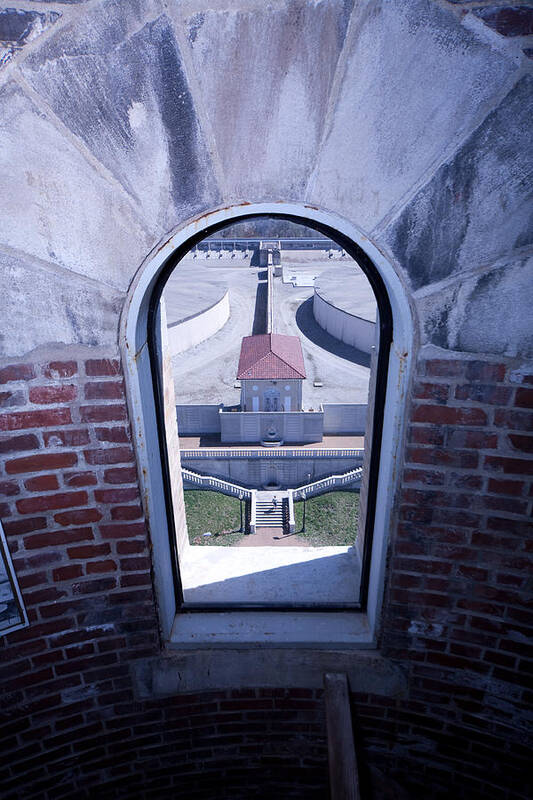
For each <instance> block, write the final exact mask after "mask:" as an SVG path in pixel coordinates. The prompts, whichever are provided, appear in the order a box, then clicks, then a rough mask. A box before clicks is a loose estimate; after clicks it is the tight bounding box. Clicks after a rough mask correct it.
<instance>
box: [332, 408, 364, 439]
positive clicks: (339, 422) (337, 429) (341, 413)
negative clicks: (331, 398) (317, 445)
mask: <svg viewBox="0 0 533 800" xmlns="http://www.w3.org/2000/svg"><path fill="white" fill-rule="evenodd" d="M322 408H323V410H324V435H325V436H327V435H330V436H331V435H334V434H336V433H355V434H358V435H363V434H364V433H365V428H366V415H367V408H368V406H367V404H366V403H325V404H324V405H323V406H322Z"/></svg>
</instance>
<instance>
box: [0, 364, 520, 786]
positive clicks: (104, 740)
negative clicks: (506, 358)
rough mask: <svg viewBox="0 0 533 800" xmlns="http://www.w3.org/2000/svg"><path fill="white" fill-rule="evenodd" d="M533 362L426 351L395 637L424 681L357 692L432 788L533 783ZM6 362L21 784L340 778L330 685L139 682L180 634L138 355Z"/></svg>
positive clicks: (390, 596) (388, 623) (389, 592)
mask: <svg viewBox="0 0 533 800" xmlns="http://www.w3.org/2000/svg"><path fill="white" fill-rule="evenodd" d="M518 367H519V364H517V363H514V362H506V363H503V362H502V363H488V362H476V361H471V360H445V361H439V360H430V361H422V362H420V364H419V365H418V370H417V372H418V376H417V378H416V379H415V381H414V390H413V400H412V407H411V409H410V411H409V415H410V425H409V427H408V441H407V444H406V451H405V452H406V463H405V466H404V470H403V486H402V491H401V498H400V499H401V503H399V505H398V515H399V521H398V524H397V526H396V528H395V530H393V531H392V534H391V551H390V563H389V572H388V579H387V586H386V598H385V607H384V608H385V610H384V626H383V635H382V642H381V652H382V653H383V655H385V656H386V657H389V658H391V659H393V660H394V661H395V662H396V663H397V664H400V665H401V666H402V668H403V669H404V670H405V671H406V673H407V675H408V683H409V691H408V696H407V697H406V698H401V699H399V698H386V697H378V696H368V695H360V694H357V693H355V694H354V696H353V700H354V718H355V726H356V731H357V738H358V742H360V743H361V746H362V748H363V753H362V755H363V763H364V764H365V765H366V767H365V774H366V772H367V769H368V768H372V770H373V771H372V773H371V777H372V781H373V782H374V785H375V786H376V774H378V775H379V773H376V769H379V770H380V771H381V774H383V775H384V776H386V777H387V779H388V780H389V781H390V780H392V779H396V780H397V781H398V782H399V784H401V785H402V786H404V787H406V788H407V793H408V796H411V797H416V798H418V797H420V796H427V794H428V793H429V792H430V793H431V796H432V797H434V798H441V797H442V798H444V797H449V796H450V793H452V792H453V794H454V795H455V796H457V797H460V798H468V800H472V798H477V797H482V796H483V797H484V798H486V797H494V798H509V800H510V798H522V797H524V798H525V797H526V796H527V792H528V789H527V782H528V777H527V776H528V774H529V759H530V756H529V750H528V747H527V744H528V742H527V738H526V731H525V721H524V720H525V718H526V713H525V712H526V711H527V709H528V706H530V704H531V699H532V693H531V689H530V688H528V683H527V676H528V673H530V671H531V660H530V658H531V651H530V650H529V651H528V650H527V636H528V635H529V633H530V628H529V627H528V626H529V624H530V621H531V620H530V616H528V612H527V611H526V609H525V601H526V592H527V590H528V586H529V587H530V585H531V584H530V583H529V584H528V573H527V568H528V565H529V564H530V561H529V557H528V545H529V546H530V542H531V537H530V536H529V538H528V534H530V528H529V522H530V514H531V505H532V500H533V496H532V492H531V489H530V476H531V469H532V465H533V458H532V456H531V444H532V441H533V434H532V433H531V422H532V417H533V412H532V411H531V399H532V398H531V395H532V393H533V377H532V376H524V375H522V374H520V372H519V371H518ZM0 381H1V384H0V403H1V404H2V413H1V414H0V432H1V443H0V456H1V459H2V466H1V467H0V493H1V496H0V517H1V519H2V522H3V524H4V527H5V530H6V534H7V536H8V540H9V544H10V547H11V549H12V552H13V559H14V564H15V569H16V572H17V575H18V578H19V581H20V585H21V588H22V591H23V595H24V600H25V603H26V605H27V609H28V614H29V619H30V627H29V628H26V629H23V630H21V631H18V632H15V633H13V634H10V635H8V636H6V637H2V638H1V639H0V641H1V642H2V644H3V652H2V667H1V668H0V670H1V671H0V689H1V690H2V691H3V692H4V695H3V699H2V714H3V726H2V730H1V733H0V736H1V737H2V739H3V741H2V745H1V747H2V751H3V759H2V765H1V766H0V785H2V786H3V787H4V794H3V797H4V796H5V797H6V798H17V800H20V798H24V800H25V799H26V798H29V797H35V798H47V800H48V799H49V800H51V798H67V797H74V796H76V797H86V798H90V797H93V796H96V793H97V794H98V796H99V797H100V796H102V797H113V798H114V797H127V798H137V797H138V798H152V797H154V798H155V797H157V798H162V797H166V796H168V797H180V796H183V797H202V798H204V797H213V798H215V797H216V798H219V797H228V798H240V797H242V798H245V797H246V798H247V797H250V796H257V797H272V796H276V795H279V796H282V797H306V798H307V797H324V796H325V792H326V789H325V786H326V782H327V766H326V754H325V744H324V726H323V709H322V701H321V698H320V694H319V693H318V694H317V693H314V692H311V691H310V690H291V691H290V692H289V691H283V690H280V691H271V692H268V691H267V690H264V691H259V690H257V691H255V690H243V691H236V692H235V693H233V694H231V695H230V694H228V693H206V694H204V695H201V696H200V695H197V696H194V697H192V696H180V697H176V698H172V699H170V700H166V701H158V702H143V703H139V702H136V701H135V699H134V697H133V693H132V683H131V679H130V672H129V668H130V665H131V663H132V662H133V661H134V660H136V659H138V658H141V657H148V656H155V655H156V654H157V653H158V652H159V641H158V633H157V622H156V613H155V606H154V601H153V594H152V582H151V575H150V557H149V541H148V537H147V534H146V531H145V526H144V522H143V518H142V512H141V508H140V504H139V490H138V483H137V476H136V468H135V463H134V455H133V451H132V446H131V439H130V431H129V425H128V421H127V409H126V405H125V401H124V394H123V392H124V389H123V383H122V380H121V375H120V368H119V363H118V361H117V360H116V359H114V358H109V359H89V360H86V361H78V360H67V359H65V360H63V361H61V362H58V361H56V362H52V363H45V364H36V365H33V364H26V365H14V366H8V367H3V368H0ZM354 657H356V656H354ZM353 688H354V689H355V688H356V687H353ZM368 775H370V773H368ZM368 775H367V778H366V780H370V778H369V777H368ZM245 787H248V788H245ZM384 791H385V790H384V788H383V786H382V788H381V789H380V788H379V782H378V784H377V788H376V791H375V796H376V797H381V796H384Z"/></svg>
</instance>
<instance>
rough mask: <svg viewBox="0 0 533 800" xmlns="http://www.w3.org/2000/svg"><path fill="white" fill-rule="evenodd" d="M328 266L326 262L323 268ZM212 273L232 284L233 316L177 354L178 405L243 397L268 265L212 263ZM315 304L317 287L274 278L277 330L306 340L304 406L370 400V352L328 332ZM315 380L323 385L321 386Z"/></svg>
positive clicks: (228, 401) (228, 402)
mask: <svg viewBox="0 0 533 800" xmlns="http://www.w3.org/2000/svg"><path fill="white" fill-rule="evenodd" d="M215 263H216V262H215ZM202 266H203V265H202ZM328 266H330V264H329V263H328V262H327V261H326V262H325V263H324V264H323V265H320V268H319V271H320V272H323V270H324V268H327V267H328ZM206 270H207V268H206ZM208 272H209V274H210V275H211V274H212V275H213V279H212V280H215V281H217V282H221V283H222V282H225V283H227V284H228V286H229V298H230V318H229V320H228V321H227V322H226V324H225V325H224V326H223V328H221V329H220V330H219V331H218V332H217V333H215V334H214V335H213V336H211V337H210V338H209V339H208V340H207V341H204V342H202V343H200V344H198V345H197V346H195V347H193V348H191V349H189V350H187V351H186V352H184V353H180V354H178V355H177V356H175V357H174V358H173V360H172V367H173V373H174V383H175V391H176V403H177V404H186V403H221V402H222V403H224V404H226V405H232V404H238V403H239V400H240V389H239V388H236V387H235V386H234V384H235V376H236V373H237V365H238V361H239V352H240V346H241V341H242V338H243V336H249V335H250V334H251V333H252V330H253V326H254V313H255V306H256V293H257V286H258V273H259V275H260V274H261V273H262V272H263V270H258V269H255V268H250V267H242V266H241V267H233V268H232V267H217V266H213V267H211V266H210V267H209V269H208ZM176 280H177V281H178V280H179V277H178V278H177V279H176ZM312 303H313V287H312V286H307V287H301V286H296V287H295V286H293V285H292V284H284V283H283V282H282V280H281V278H276V279H275V280H274V310H275V314H274V330H275V332H276V333H283V334H287V335H291V336H299V337H300V341H301V343H302V350H303V354H304V362H305V369H306V373H307V379H306V380H305V381H304V382H303V405H304V408H315V409H316V408H318V406H319V405H320V404H321V403H324V402H328V403H365V402H366V400H367V396H368V380H369V375H370V369H369V366H370V360H369V356H368V355H367V354H365V353H360V352H359V351H357V350H355V348H353V347H350V346H349V345H346V344H344V343H343V342H340V341H339V340H338V339H335V338H334V337H332V336H330V335H329V334H328V333H327V332H326V331H324V330H323V329H322V328H321V327H320V326H319V325H318V323H317V322H316V320H315V319H314V317H313V309H312ZM315 381H320V382H321V383H322V384H323V385H322V386H320V387H315V386H313V383H314V382H315Z"/></svg>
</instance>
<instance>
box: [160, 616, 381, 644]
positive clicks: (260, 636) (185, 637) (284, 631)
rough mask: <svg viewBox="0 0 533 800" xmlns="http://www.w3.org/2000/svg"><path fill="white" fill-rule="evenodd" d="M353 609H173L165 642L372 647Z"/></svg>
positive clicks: (366, 629)
mask: <svg viewBox="0 0 533 800" xmlns="http://www.w3.org/2000/svg"><path fill="white" fill-rule="evenodd" d="M375 646H376V645H375V642H374V639H373V637H372V634H371V631H370V626H369V624H368V620H367V616H366V614H363V613H361V612H358V611H275V610H272V611H195V612H189V613H181V614H177V615H176V617H175V620H174V624H173V626H172V631H171V635H170V641H169V642H168V647H169V648H172V649H176V650H183V649H190V648H194V649H199V648H207V649H209V648H213V647H246V648H255V647H316V648H326V649H329V650H331V649H335V648H361V649H363V648H364V649H368V648H373V647H375Z"/></svg>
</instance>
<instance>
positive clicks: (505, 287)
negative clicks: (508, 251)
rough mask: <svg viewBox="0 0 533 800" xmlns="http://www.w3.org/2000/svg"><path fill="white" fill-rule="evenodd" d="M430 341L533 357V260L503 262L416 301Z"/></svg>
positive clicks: (462, 348)
mask: <svg viewBox="0 0 533 800" xmlns="http://www.w3.org/2000/svg"><path fill="white" fill-rule="evenodd" d="M417 305H418V309H419V313H420V317H421V322H422V326H423V332H424V336H425V339H426V341H427V342H430V343H431V344H435V345H437V346H439V347H444V348H446V349H448V350H460V351H463V352H466V353H495V354H500V355H506V356H524V357H529V356H531V355H533V325H532V324H531V308H533V257H532V256H529V257H528V256H526V255H524V256H523V257H522V258H516V259H514V260H513V259H512V260H507V259H506V260H504V261H502V262H501V263H499V264H498V265H497V267H495V269H492V270H487V271H486V272H483V273H482V274H479V275H475V276H472V277H470V278H467V279H466V280H463V281H461V282H457V283H456V284H453V285H451V286H448V287H447V288H446V289H440V291H438V292H435V293H432V294H428V295H426V296H424V297H421V298H419V299H418V302H417Z"/></svg>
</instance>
